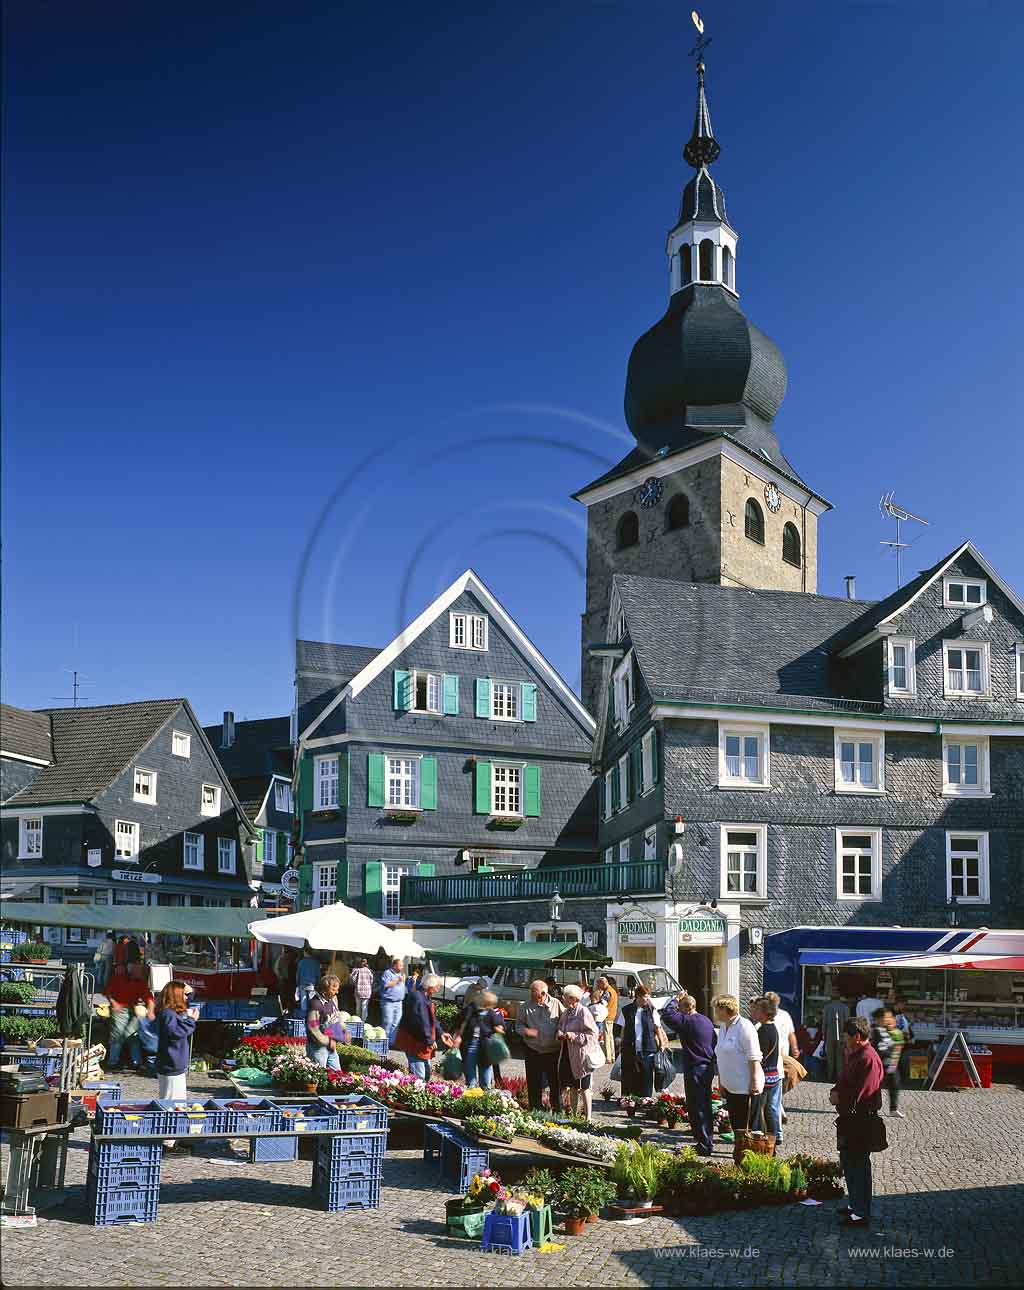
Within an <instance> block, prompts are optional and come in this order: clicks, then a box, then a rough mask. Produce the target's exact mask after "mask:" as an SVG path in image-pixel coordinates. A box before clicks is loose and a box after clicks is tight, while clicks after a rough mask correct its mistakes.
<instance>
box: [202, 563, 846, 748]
mask: <svg viewBox="0 0 1024 1290" xmlns="http://www.w3.org/2000/svg"><path fill="white" fill-rule="evenodd" d="M847 581H849V579H847ZM234 742H235V714H234V713H233V712H225V713H224V724H223V725H222V726H221V732H220V746H221V747H222V748H230V747H231V745H232V744H233V743H234Z"/></svg>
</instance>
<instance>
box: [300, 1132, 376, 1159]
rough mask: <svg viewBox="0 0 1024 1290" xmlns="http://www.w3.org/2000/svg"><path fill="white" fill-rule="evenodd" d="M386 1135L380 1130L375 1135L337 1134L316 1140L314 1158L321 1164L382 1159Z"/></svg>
mask: <svg viewBox="0 0 1024 1290" xmlns="http://www.w3.org/2000/svg"><path fill="white" fill-rule="evenodd" d="M387 1141H388V1135H387V1134H386V1133H385V1132H383V1131H382V1130H377V1132H375V1133H339V1134H336V1135H335V1136H334V1137H331V1138H317V1140H316V1158H317V1159H318V1160H319V1161H321V1163H323V1164H328V1163H330V1162H333V1161H337V1160H351V1161H356V1160H375V1161H381V1160H383V1159H384V1152H385V1151H386V1150H387Z"/></svg>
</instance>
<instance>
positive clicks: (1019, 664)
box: [1014, 641, 1024, 699]
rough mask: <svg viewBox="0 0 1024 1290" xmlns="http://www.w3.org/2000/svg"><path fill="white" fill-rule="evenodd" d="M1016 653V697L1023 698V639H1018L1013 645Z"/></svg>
mask: <svg viewBox="0 0 1024 1290" xmlns="http://www.w3.org/2000/svg"><path fill="white" fill-rule="evenodd" d="M1014 653H1015V654H1016V658H1015V660H1014V661H1015V662H1016V664H1017V669H1016V671H1017V698H1018V699H1024V641H1018V642H1017V644H1016V645H1015V646H1014Z"/></svg>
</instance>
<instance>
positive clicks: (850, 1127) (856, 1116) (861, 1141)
mask: <svg viewBox="0 0 1024 1290" xmlns="http://www.w3.org/2000/svg"><path fill="white" fill-rule="evenodd" d="M836 1141H837V1143H838V1146H839V1150H840V1151H866V1152H869V1153H874V1152H877V1151H888V1149H889V1139H888V1138H887V1137H886V1133H885V1121H884V1120H883V1119H882V1117H881V1116H880V1115H879V1114H878V1112H877V1111H862V1112H859V1113H858V1112H851V1111H847V1112H844V1113H843V1114H842V1115H840V1116H839V1118H838V1119H837V1120H836Z"/></svg>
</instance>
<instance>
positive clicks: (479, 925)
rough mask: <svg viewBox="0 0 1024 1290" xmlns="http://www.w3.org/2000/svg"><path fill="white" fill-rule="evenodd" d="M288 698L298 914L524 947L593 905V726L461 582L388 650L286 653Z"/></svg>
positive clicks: (570, 925)
mask: <svg viewBox="0 0 1024 1290" xmlns="http://www.w3.org/2000/svg"><path fill="white" fill-rule="evenodd" d="M332 671H333V673H334V675H335V678H336V679H335V680H334V681H333V684H332V683H331V674H332ZM296 694H297V710H298V713H299V719H298V726H299V738H298V747H297V775H296V784H297V796H298V801H299V812H300V828H301V848H302V859H303V864H302V867H301V869H300V875H301V883H302V894H301V900H302V901H303V902H304V903H312V904H314V905H317V904H321V903H325V902H327V901H330V900H333V899H335V898H339V899H344V900H347V901H348V902H349V903H353V904H356V905H358V906H359V907H361V908H362V909H364V910H365V911H366V912H367V913H369V914H371V915H373V916H375V917H384V918H392V919H394V918H399V917H401V918H404V919H409V918H416V917H422V919H423V920H425V921H428V922H432V921H433V922H437V921H448V922H450V921H453V920H454V921H457V922H458V923H460V924H461V925H462V926H466V927H471V928H473V929H482V930H484V931H486V932H490V933H491V934H493V935H495V936H500V937H504V938H509V939H524V938H527V937H531V936H533V937H541V936H545V935H550V920H549V917H548V909H549V899H550V896H551V894H552V893H553V892H554V890H555V889H556V888H557V887H558V886H559V885H562V891H561V894H562V895H563V896H566V897H570V896H573V895H577V896H580V895H594V896H600V895H601V889H600V887H599V885H597V883H596V882H594V880H593V872H594V870H595V868H596V866H595V864H594V861H595V858H596V857H595V852H594V802H595V786H594V784H593V781H592V777H591V773H590V767H589V761H590V752H591V745H592V739H593V731H594V723H593V721H592V719H591V717H590V716H589V714H588V713H587V712H586V710H585V709H584V708H583V706H582V704H581V703H580V701H579V699H578V698H577V697H576V695H575V694H574V693H573V691H572V689H571V688H570V687H569V686H568V685H567V684H566V682H565V681H564V680H563V679H562V678H561V677H560V676H559V675H558V673H557V672H556V671H555V670H554V668H552V667H551V665H550V664H549V663H548V662H547V661H546V660H545V659H544V657H543V656H542V655H541V653H540V652H539V650H538V649H537V648H536V646H535V645H533V644H532V642H531V641H530V640H529V639H528V637H527V636H526V635H525V633H524V632H523V631H522V629H521V628H520V627H519V626H518V625H517V624H516V623H515V622H514V621H513V620H512V618H511V617H510V616H509V614H508V613H507V612H506V611H505V610H504V609H503V607H502V606H501V605H500V603H499V602H498V600H497V599H496V598H495V597H494V595H493V594H492V593H491V592H490V591H489V590H488V588H487V587H485V586H484V584H483V583H482V582H481V580H480V579H479V578H478V577H477V576H476V574H474V573H473V572H472V571H467V572H466V573H464V574H463V575H462V576H461V577H460V578H458V579H457V580H456V581H455V582H454V583H452V585H451V586H450V587H449V588H448V589H447V590H446V591H445V592H443V593H442V594H441V595H440V596H439V597H438V598H437V600H435V601H434V603H433V604H432V605H430V606H429V607H428V608H427V609H425V610H424V611H423V613H421V614H420V615H419V617H418V618H416V619H415V621H414V622H412V623H410V624H409V626H408V627H407V628H405V630H403V631H402V632H401V633H399V635H398V636H396V637H395V639H394V640H393V641H392V642H391V643H390V644H389V645H387V646H386V647H385V648H384V649H381V650H377V651H372V652H371V651H357V650H356V649H355V647H347V646H331V645H327V644H322V643H320V642H311V641H298V642H297V643H296ZM588 866H589V868H586V867H588ZM585 870H586V873H587V875H588V876H587V877H584V874H585ZM574 878H575V881H576V883H577V884H578V887H577V889H576V890H575V891H574V890H572V886H573V879H574ZM588 883H589V884H590V886H589V887H588ZM566 919H567V924H566V929H567V930H568V931H575V932H576V933H577V934H579V935H581V936H582V934H583V932H584V931H585V930H586V931H587V932H588V934H590V935H593V934H594V933H595V932H596V930H597V929H598V928H599V927H600V926H601V921H602V920H603V905H602V903H601V901H600V900H599V899H598V900H594V901H592V902H591V907H590V908H588V909H586V910H584V909H582V907H576V908H575V910H574V909H573V907H572V906H571V905H570V907H569V908H568V909H567V911H566Z"/></svg>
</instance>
